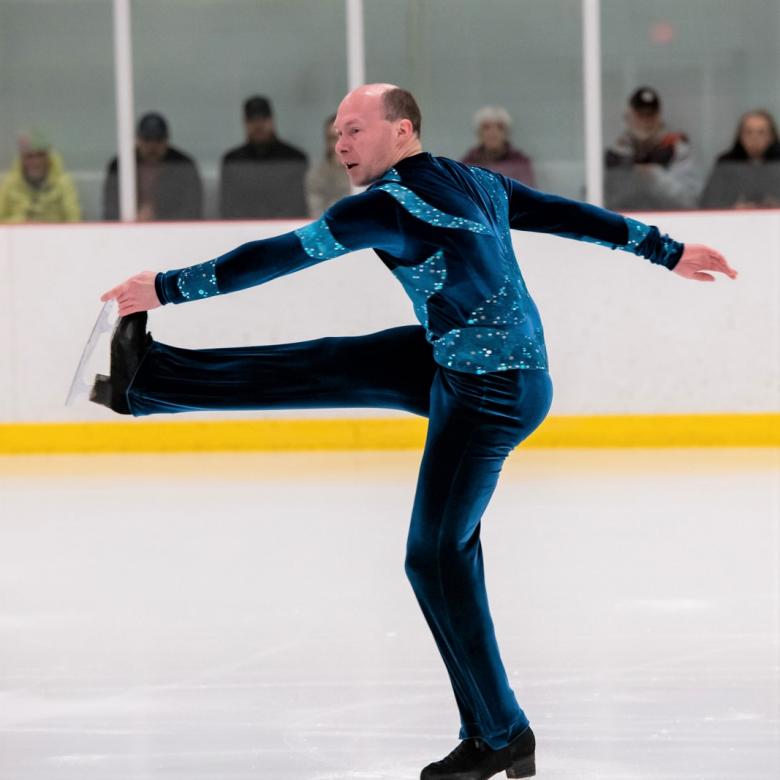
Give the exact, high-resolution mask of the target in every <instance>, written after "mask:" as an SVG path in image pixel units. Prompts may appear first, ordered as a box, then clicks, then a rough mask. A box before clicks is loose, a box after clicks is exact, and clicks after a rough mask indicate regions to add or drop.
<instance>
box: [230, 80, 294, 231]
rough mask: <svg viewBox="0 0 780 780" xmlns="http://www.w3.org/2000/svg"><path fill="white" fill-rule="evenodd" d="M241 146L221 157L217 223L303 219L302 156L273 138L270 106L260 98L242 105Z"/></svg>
mask: <svg viewBox="0 0 780 780" xmlns="http://www.w3.org/2000/svg"><path fill="white" fill-rule="evenodd" d="M244 129H245V131H246V143H245V144H244V145H243V146H238V147H236V148H235V149H231V150H230V151H228V152H227V153H226V154H225V155H224V157H223V158H222V172H221V176H220V194H219V204H220V214H221V215H222V218H223V219H275V218H276V219H278V218H284V217H305V216H306V214H307V209H306V198H305V196H304V188H303V180H304V176H305V175H306V168H307V159H306V155H305V154H304V153H303V152H302V151H301V150H300V149H296V148H295V147H294V146H290V144H287V143H285V142H284V141H281V140H279V139H278V138H277V137H276V127H275V124H274V115H273V109H272V108H271V101H270V100H269V99H268V98H266V97H263V96H262V95H255V96H254V97H250V98H248V99H247V100H246V102H245V103H244Z"/></svg>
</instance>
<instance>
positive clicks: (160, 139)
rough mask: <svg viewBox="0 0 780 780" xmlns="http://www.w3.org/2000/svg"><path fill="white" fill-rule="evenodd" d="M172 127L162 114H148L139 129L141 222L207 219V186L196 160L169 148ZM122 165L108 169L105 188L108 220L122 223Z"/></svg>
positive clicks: (113, 163)
mask: <svg viewBox="0 0 780 780" xmlns="http://www.w3.org/2000/svg"><path fill="white" fill-rule="evenodd" d="M169 138H170V133H169V131H168V123H167V122H166V120H165V118H164V117H163V116H161V115H160V114H155V113H150V114H144V116H142V117H141V119H140V121H139V122H138V127H137V128H136V149H135V163H136V188H137V190H138V197H137V204H138V217H137V219H138V221H139V222H151V221H154V220H187V219H201V218H202V217H203V185H202V184H201V180H200V175H199V174H198V169H197V166H196V165H195V162H194V160H193V159H192V158H191V157H190V156H189V155H186V154H185V153H184V152H182V151H180V150H179V149H176V148H174V147H173V146H171V145H170V144H169ZM118 171H119V161H118V158H116V157H114V159H113V160H111V162H110V163H109V165H108V171H107V173H106V181H105V184H104V187H103V216H104V219H119V176H118Z"/></svg>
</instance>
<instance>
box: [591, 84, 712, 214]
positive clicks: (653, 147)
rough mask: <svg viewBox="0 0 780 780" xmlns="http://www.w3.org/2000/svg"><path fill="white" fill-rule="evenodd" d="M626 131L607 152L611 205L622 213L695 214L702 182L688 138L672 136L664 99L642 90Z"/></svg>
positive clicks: (635, 96) (608, 201) (630, 102)
mask: <svg viewBox="0 0 780 780" xmlns="http://www.w3.org/2000/svg"><path fill="white" fill-rule="evenodd" d="M624 119H625V122H626V129H625V131H624V132H623V134H622V135H621V136H620V137H619V138H618V139H617V140H616V141H615V143H614V144H612V146H610V147H609V148H608V149H607V153H606V166H607V171H606V173H607V175H606V177H605V201H606V205H607V207H608V208H610V209H614V210H616V211H631V210H640V211H641V210H654V209H659V210H666V209H685V208H695V206H696V202H697V198H698V195H699V191H700V189H701V181H700V177H699V175H698V173H697V171H696V169H695V166H694V164H693V160H692V158H691V153H690V144H689V142H688V137H687V136H686V135H685V133H681V132H669V131H668V130H667V128H666V126H665V124H664V121H663V116H662V114H661V98H660V97H659V95H658V92H656V90H654V89H653V88H652V87H639V89H637V90H636V91H635V92H634V93H633V94H632V95H631V97H630V98H629V100H628V108H627V110H626V113H625V115H624Z"/></svg>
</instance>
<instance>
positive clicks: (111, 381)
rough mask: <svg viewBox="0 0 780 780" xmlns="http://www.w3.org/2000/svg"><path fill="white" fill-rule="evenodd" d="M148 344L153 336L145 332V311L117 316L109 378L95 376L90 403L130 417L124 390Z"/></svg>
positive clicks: (112, 338) (128, 385) (101, 375)
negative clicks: (92, 402)
mask: <svg viewBox="0 0 780 780" xmlns="http://www.w3.org/2000/svg"><path fill="white" fill-rule="evenodd" d="M151 343H152V336H151V334H150V333H147V332H146V312H145V311H139V312H136V313H135V314H128V315H127V316H126V317H120V318H119V319H118V320H117V323H116V326H115V327H114V332H113V333H112V334H111V375H110V376H105V375H104V374H97V375H96V376H95V384H94V385H93V386H92V391H91V392H90V394H89V400H90V401H94V402H95V403H96V404H102V405H103V406H107V407H108V408H109V409H113V410H114V411H115V412H117V413H119V414H130V406H129V405H128V403H127V390H128V388H129V387H130V383H131V382H132V381H133V377H134V376H135V372H136V371H137V370H138V366H139V365H140V364H141V359H142V358H143V356H144V354H146V350H147V349H149V345H150V344H151Z"/></svg>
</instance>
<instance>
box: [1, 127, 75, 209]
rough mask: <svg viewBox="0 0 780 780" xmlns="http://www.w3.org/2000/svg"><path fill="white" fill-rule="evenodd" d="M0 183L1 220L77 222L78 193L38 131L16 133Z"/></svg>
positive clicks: (55, 154)
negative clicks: (14, 151)
mask: <svg viewBox="0 0 780 780" xmlns="http://www.w3.org/2000/svg"><path fill="white" fill-rule="evenodd" d="M17 146H18V151H19V153H18V155H17V156H16V158H15V160H14V162H13V165H12V166H11V170H10V171H9V172H8V173H7V174H6V175H5V176H4V177H3V181H2V183H1V184H0V222H78V220H79V219H81V209H80V207H79V197H78V194H77V193H76V188H75V187H74V186H73V181H72V180H71V178H70V176H69V175H68V174H67V173H65V170H64V168H63V164H62V158H61V157H60V156H59V155H58V154H57V153H56V152H54V151H52V149H51V146H50V144H49V142H48V141H47V140H46V138H44V136H43V135H41V133H39V132H38V131H33V132H32V133H24V134H22V135H20V136H19V140H18V144H17Z"/></svg>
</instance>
